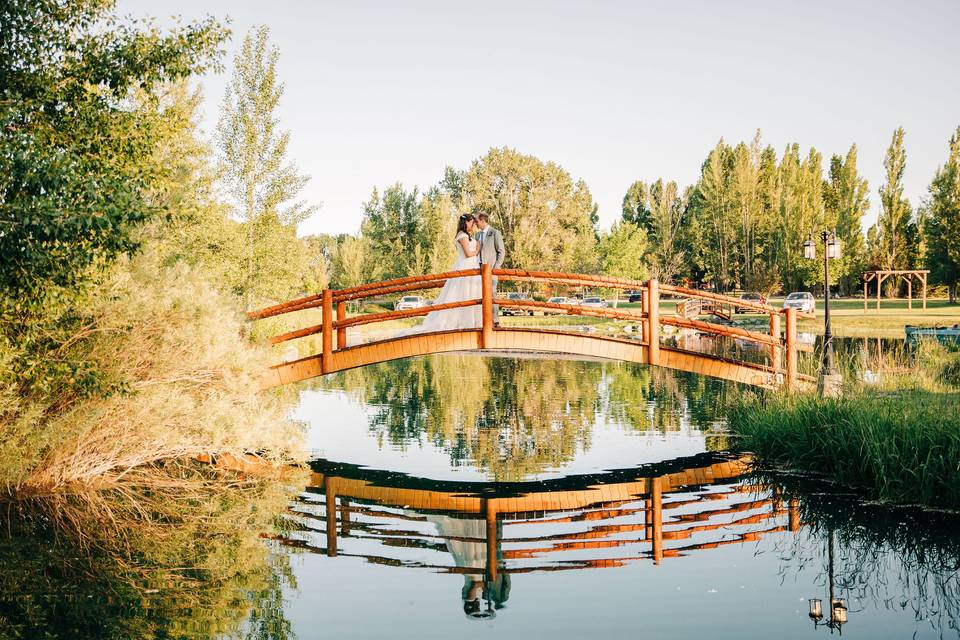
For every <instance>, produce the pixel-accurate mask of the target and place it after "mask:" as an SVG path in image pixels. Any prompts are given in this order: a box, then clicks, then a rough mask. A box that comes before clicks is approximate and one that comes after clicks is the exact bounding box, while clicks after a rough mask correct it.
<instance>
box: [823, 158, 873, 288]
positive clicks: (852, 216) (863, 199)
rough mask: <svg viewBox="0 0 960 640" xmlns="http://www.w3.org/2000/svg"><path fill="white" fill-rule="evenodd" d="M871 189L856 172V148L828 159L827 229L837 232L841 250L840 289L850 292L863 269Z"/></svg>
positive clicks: (824, 193)
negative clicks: (830, 228) (864, 222)
mask: <svg viewBox="0 0 960 640" xmlns="http://www.w3.org/2000/svg"><path fill="white" fill-rule="evenodd" d="M869 192H870V187H869V185H868V184H867V181H866V179H865V178H862V177H861V176H860V174H859V173H858V171H857V145H855V144H854V145H851V146H850V150H849V151H847V155H846V156H839V155H834V156H833V157H832V158H831V159H830V177H829V180H828V181H827V183H826V185H824V191H823V204H824V209H825V218H826V222H827V226H829V227H833V228H834V229H836V232H837V236H838V237H839V239H840V242H841V247H842V253H841V255H842V258H841V259H840V262H839V264H838V265H837V268H838V273H837V276H838V281H839V283H840V287H841V290H842V291H843V292H845V293H851V292H852V291H853V290H854V289H855V288H856V287H857V285H858V283H859V282H860V279H861V277H862V274H863V270H864V268H865V266H866V260H867V255H866V253H867V250H866V244H865V243H864V238H863V224H862V220H863V216H864V214H865V213H866V212H867V209H869V208H870V196H869Z"/></svg>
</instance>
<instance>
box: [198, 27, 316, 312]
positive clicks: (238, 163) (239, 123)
mask: <svg viewBox="0 0 960 640" xmlns="http://www.w3.org/2000/svg"><path fill="white" fill-rule="evenodd" d="M269 36H270V31H269V29H268V28H267V27H265V26H260V27H255V28H253V29H252V30H251V31H250V32H249V33H247V35H246V36H245V37H244V39H243V44H242V45H241V47H240V51H239V52H238V53H237V56H236V59H235V61H234V69H233V77H232V79H231V80H230V84H229V85H228V86H227V93H226V96H225V97H224V101H223V107H222V109H221V113H220V122H219V125H218V127H217V142H218V145H219V149H220V154H221V160H222V162H223V167H224V181H225V183H226V186H227V188H228V191H229V193H230V194H231V196H232V197H233V199H234V202H235V206H236V209H237V214H238V217H239V218H240V220H241V221H242V222H243V224H244V225H245V228H246V235H247V252H246V253H247V255H246V277H245V278H244V286H243V291H242V292H241V293H242V294H243V296H244V299H245V300H246V305H247V308H250V306H251V305H252V302H253V299H254V298H259V299H271V298H278V297H283V296H286V295H288V294H290V293H292V289H293V288H295V287H296V286H297V285H298V283H299V278H298V277H297V273H296V271H297V270H298V268H299V266H298V265H299V262H300V260H299V259H298V258H304V259H305V256H304V254H303V251H302V248H301V246H300V245H299V243H298V242H297V238H296V227H297V224H298V223H300V222H302V221H303V220H304V219H306V218H307V217H308V216H309V215H310V214H311V213H313V211H314V210H315V209H316V207H311V206H308V205H307V204H306V203H305V202H304V201H302V200H296V198H297V196H298V195H299V194H300V191H301V190H302V189H303V187H304V185H305V184H306V183H307V181H308V180H309V178H308V177H307V176H304V175H302V174H301V173H300V172H299V170H298V169H297V167H296V165H295V164H293V163H292V162H290V161H289V160H288V159H287V146H288V145H289V143H290V132H289V131H282V130H281V129H280V128H279V121H278V119H277V116H276V110H277V105H278V104H279V102H280V97H281V96H282V95H283V84H282V83H281V82H279V81H278V79H277V61H278V59H279V56H280V54H279V51H278V50H277V48H276V47H274V46H271V45H270V43H269Z"/></svg>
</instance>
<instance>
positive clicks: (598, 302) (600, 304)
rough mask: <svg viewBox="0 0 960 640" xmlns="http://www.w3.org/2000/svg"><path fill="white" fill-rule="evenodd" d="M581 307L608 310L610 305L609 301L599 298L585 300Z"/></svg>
mask: <svg viewBox="0 0 960 640" xmlns="http://www.w3.org/2000/svg"><path fill="white" fill-rule="evenodd" d="M580 306H581V307H592V308H594V309H606V308H607V307H608V306H609V305H608V304H607V301H606V300H604V299H603V298H599V297H591V298H584V299H583V302H581V303H580Z"/></svg>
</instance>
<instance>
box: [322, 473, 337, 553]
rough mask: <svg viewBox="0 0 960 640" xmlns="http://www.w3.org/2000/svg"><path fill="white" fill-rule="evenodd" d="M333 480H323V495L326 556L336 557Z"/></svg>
mask: <svg viewBox="0 0 960 640" xmlns="http://www.w3.org/2000/svg"><path fill="white" fill-rule="evenodd" d="M333 483H334V479H333V478H331V477H329V476H327V477H326V478H324V483H323V485H324V487H323V488H324V494H325V497H326V502H327V505H326V506H327V555H328V556H330V557H331V558H335V557H336V555H337V494H336V491H335V490H334V487H333Z"/></svg>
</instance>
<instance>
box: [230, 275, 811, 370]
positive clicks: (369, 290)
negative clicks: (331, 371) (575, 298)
mask: <svg viewBox="0 0 960 640" xmlns="http://www.w3.org/2000/svg"><path fill="white" fill-rule="evenodd" d="M477 276H479V277H480V279H481V297H480V298H477V299H472V300H461V301H457V302H450V303H444V304H436V305H432V306H427V307H422V308H417V309H404V310H393V311H385V312H380V313H370V314H364V315H357V316H353V317H347V316H348V314H347V303H349V302H358V301H362V300H365V299H371V298H379V297H383V296H386V295H393V294H398V293H407V292H411V291H422V290H427V289H436V288H440V287H442V286H443V285H444V284H445V283H446V282H447V281H448V280H451V279H453V278H465V277H477ZM495 280H496V281H498V282H507V281H512V282H536V283H540V284H554V285H563V286H587V287H597V288H605V289H620V290H634V291H637V290H639V291H640V292H641V305H640V309H639V311H634V310H620V309H609V308H597V307H584V306H580V305H576V304H559V303H551V302H540V301H537V300H512V299H509V298H504V297H499V296H497V295H496V294H495V292H494V282H495ZM663 295H669V296H671V297H673V298H675V299H680V300H690V301H699V303H701V304H707V305H711V304H712V305H725V306H726V307H728V308H730V309H736V308H743V309H749V310H751V311H754V312H756V313H761V314H766V315H767V316H768V317H769V324H768V331H767V332H760V331H753V330H749V329H744V328H740V327H733V326H729V325H722V324H717V323H713V322H705V321H702V320H697V319H694V318H687V317H683V316H667V315H661V313H660V299H661V296H663ZM495 305H497V306H500V307H512V308H518V309H522V310H526V311H542V312H547V313H553V314H566V315H576V316H588V317H598V318H607V319H612V320H626V321H633V322H637V323H638V324H639V325H640V327H641V342H642V344H645V345H646V346H647V349H648V361H649V363H650V364H652V365H657V364H659V363H660V335H661V326H664V325H667V326H674V327H678V328H684V329H693V330H696V331H699V332H701V333H705V334H709V335H713V336H718V337H728V338H734V339H738V340H745V341H748V342H753V343H756V344H758V345H761V346H762V347H765V348H766V349H767V350H768V357H769V362H770V370H771V371H772V373H774V374H775V375H780V374H784V375H785V381H786V383H787V386H788V387H789V388H795V387H796V385H797V380H798V378H799V375H798V357H797V352H798V351H799V350H801V349H802V347H801V345H800V344H799V343H798V341H797V319H798V318H800V317H813V314H807V313H801V312H799V311H797V310H796V309H777V308H776V307H773V306H770V305H767V304H762V303H758V302H754V301H751V300H742V299H738V298H733V297H731V296H726V295H723V294H718V293H712V292H709V291H700V290H697V289H688V288H686V287H678V286H673V285H666V284H660V283H659V282H658V281H657V280H656V279H651V280H647V281H639V280H631V279H628V278H617V277H613V276H601V275H590V274H581V273H559V272H552V271H531V270H525V269H492V268H491V267H490V265H484V266H483V267H482V268H480V269H467V270H463V271H448V272H444V273H436V274H427V275H420V276H408V277H404V278H396V279H393V280H387V281H383V282H372V283H368V284H363V285H360V286H356V287H350V288H347V289H340V290H332V289H325V290H323V291H322V292H321V293H319V294H315V295H310V296H305V297H302V298H298V299H295V300H290V301H288V302H284V303H281V304H277V305H272V306H269V307H266V308H264V309H260V310H258V311H253V312H250V313H248V314H247V315H248V317H249V318H250V319H251V320H256V319H262V318H270V317H275V316H279V315H283V314H287V313H293V312H296V311H303V310H306V309H312V308H320V309H321V322H320V324H316V325H312V326H308V327H304V328H301V329H296V330H293V331H288V332H286V333H282V334H279V335H276V336H273V337H271V338H270V341H271V343H273V344H278V343H281V342H285V341H288V340H294V339H297V338H302V337H305V336H310V335H316V334H320V335H321V344H322V349H323V354H322V360H321V365H322V366H323V367H324V368H326V363H329V362H330V361H331V360H332V354H333V351H334V350H335V349H336V350H342V349H345V348H347V346H348V345H347V329H349V328H351V327H357V326H361V325H368V324H374V323H382V322H388V321H391V320H399V319H406V318H415V317H419V316H425V315H427V314H429V313H431V312H433V311H442V310H450V309H460V308H464V307H473V306H480V307H481V309H482V311H481V326H480V327H479V328H478V329H479V330H480V334H481V337H480V346H481V348H483V347H485V346H486V345H490V344H493V332H494V331H496V330H497V328H496V327H495V326H494V314H493V309H494V306H495ZM781 316H783V317H784V319H785V322H784V325H785V326H784V331H783V332H781V322H780V319H781ZM334 336H336V346H334ZM781 354H785V356H786V367H783V366H782V364H783V363H782V361H781V360H782V359H781ZM325 372H326V371H325Z"/></svg>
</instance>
